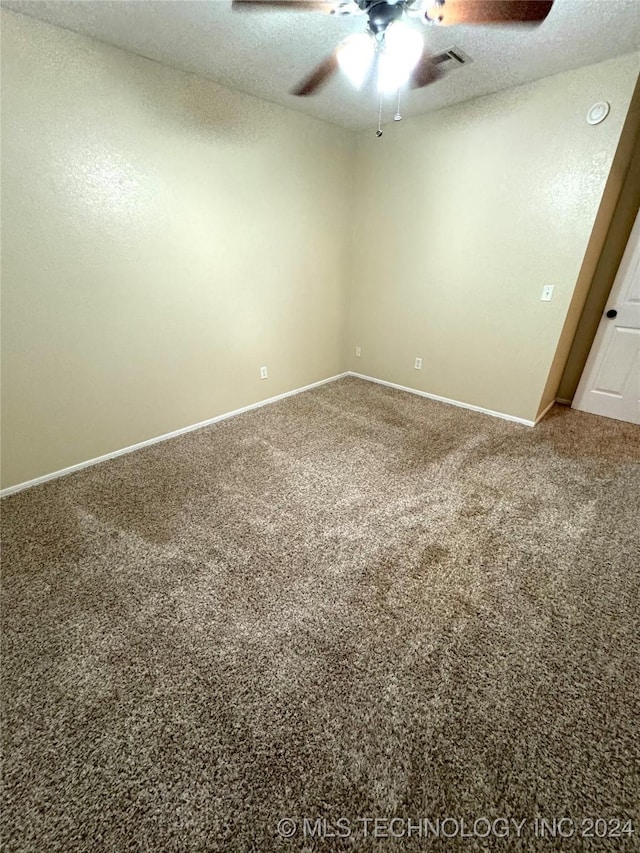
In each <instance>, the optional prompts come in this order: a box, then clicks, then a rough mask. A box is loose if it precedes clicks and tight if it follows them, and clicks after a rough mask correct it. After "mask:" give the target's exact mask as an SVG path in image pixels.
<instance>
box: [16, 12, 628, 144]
mask: <svg viewBox="0 0 640 853" xmlns="http://www.w3.org/2000/svg"><path fill="white" fill-rule="evenodd" d="M2 5H3V6H5V7H7V8H9V9H13V10H15V11H17V12H21V13H24V14H28V15H32V16H33V17H37V18H41V19H42V20H44V21H49V22H50V23H52V24H56V25H58V26H61V27H65V28H67V29H70V30H75V31H76V32H79V33H84V34H85V35H89V36H93V37H95V38H97V39H100V40H101V41H104V42H108V43H109V44H113V45H117V46H119V47H122V48H124V49H125V50H129V51H131V52H133V53H136V54H139V55H141V56H146V57H149V58H150V59H155V60H157V61H159V62H163V63H165V64H167V65H171V66H174V67H175V68H182V69H184V70H187V71H193V72H195V73H197V74H201V75H203V76H205V77H209V78H211V79H213V80H217V81H218V82H220V83H223V84H224V85H227V86H230V87H232V88H235V89H240V90H241V91H244V92H249V93H250V94H253V95H257V96H258V97H260V98H265V99H266V100H269V101H273V102H275V103H279V104H284V105H285V106H287V107H290V108H292V109H295V110H300V111H301V112H305V113H308V114H309V115H313V116H316V117H318V118H322V119H326V120H328V121H332V122H335V123H337V124H343V125H346V126H348V127H353V128H359V127H370V126H372V125H373V124H375V122H376V120H377V103H376V95H375V92H374V91H373V89H368V90H365V91H362V92H357V91H355V90H353V89H352V88H351V87H350V85H349V84H348V83H347V82H346V80H344V79H343V78H342V77H341V76H339V75H338V76H337V77H336V78H334V79H333V80H332V81H331V82H330V83H329V84H328V85H327V86H326V88H325V89H324V90H323V91H322V92H321V93H320V94H318V95H316V96H314V97H311V98H295V97H293V96H292V95H289V94H288V90H289V89H290V88H291V86H292V85H293V84H294V83H296V82H297V81H298V79H299V78H301V77H303V76H304V75H305V74H306V73H307V72H308V71H309V70H310V68H311V67H312V66H314V65H315V64H316V63H317V62H319V61H320V60H321V59H322V58H324V57H325V56H326V55H327V54H329V53H330V52H331V51H332V50H333V48H334V46H335V44H336V43H337V42H338V41H340V40H341V39H342V38H344V37H345V36H347V35H349V34H350V33H352V32H358V31H360V30H363V29H364V26H365V20H366V19H365V18H363V17H360V16H353V17H337V16H328V15H323V14H318V13H312V12H297V13H296V12H288V11H285V12H282V11H275V12H267V11H262V10H260V11H259V12H256V13H237V12H236V13H232V12H231V2H230V0H124V1H123V0H120V2H110V0H53V2H52V0H3V2H2ZM424 32H425V40H426V42H427V44H428V46H429V48H430V49H431V50H432V51H435V52H438V51H441V50H445V49H447V48H449V47H452V46H454V45H455V46H457V47H459V48H461V49H462V50H463V51H464V52H465V53H466V54H467V55H468V56H469V57H471V59H472V60H473V61H472V62H471V63H470V64H469V65H467V66H465V67H464V68H458V69H456V70H454V71H452V72H451V73H449V74H448V75H447V76H446V77H445V78H444V79H442V80H440V81H438V82H437V83H435V84H434V85H432V86H429V87H427V88H426V89H423V90H421V91H417V92H408V93H407V94H406V95H405V96H403V105H402V113H403V115H404V116H409V115H416V114H418V113H424V112H427V111H429V110H432V109H438V108H439V107H443V106H446V105H448V104H453V103H456V102H458V101H464V100H468V99H469V98H474V97H477V96H479V95H483V94H486V93H488V92H494V91H497V90H499V89H504V88H507V87H511V86H515V85H518V84H519V83H525V82H527V81H530V80H535V79H538V78H540V77H547V76H549V75H551V74H557V73H559V72H561V71H566V70H569V69H571V68H577V67H579V66H582V65H589V64H592V63H595V62H599V61H601V60H603V59H608V58H611V57H615V56H620V55H622V54H625V53H631V52H633V51H636V50H638V49H640V0H556V2H555V5H554V7H553V9H552V10H551V14H550V15H549V17H548V18H547V20H546V21H545V23H544V24H542V26H540V27H535V28H528V27H495V26H494V27H477V26H476V27H468V26H458V27H440V28H438V27H435V26H431V27H424ZM596 94H597V93H594V97H595V96H596ZM393 106H394V104H392V103H388V104H387V107H386V118H387V120H388V118H389V117H390V116H391V115H392V113H393V111H394V110H393Z"/></svg>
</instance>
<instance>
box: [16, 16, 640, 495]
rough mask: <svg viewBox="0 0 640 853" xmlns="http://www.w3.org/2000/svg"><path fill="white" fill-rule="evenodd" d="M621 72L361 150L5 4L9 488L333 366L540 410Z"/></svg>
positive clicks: (544, 90)
mask: <svg viewBox="0 0 640 853" xmlns="http://www.w3.org/2000/svg"><path fill="white" fill-rule="evenodd" d="M638 68H639V63H638V56H637V55H634V56H629V57H624V58H622V59H619V60H615V61H611V62H607V63H603V64H601V65H598V66H592V67H589V68H584V69H580V70H578V71H574V72H570V73H568V74H564V75H560V76H558V77H553V78H547V79H545V80H541V81H538V82H536V83H534V84H531V85H528V86H524V87H520V88H518V89H513V90H510V91H505V92H500V93H497V94H494V95H490V96H487V97H485V98H481V99H478V100H476V101H472V102H468V103H465V104H459V105H456V106H454V107H451V108H448V109H445V110H440V111H438V112H435V113H430V114H427V115H425V116H422V117H419V118H416V119H412V120H405V121H403V122H402V124H401V125H400V126H396V125H394V124H392V125H390V126H387V128H386V129H385V132H384V135H383V137H382V139H380V140H378V139H376V138H375V136H374V133H373V128H372V129H371V130H368V131H366V132H365V133H362V134H359V135H355V136H354V135H352V134H351V133H349V132H348V131H346V130H343V129H340V128H337V127H333V126H331V125H328V124H326V123H323V122H319V121H314V120H313V119H310V118H308V117H304V116H301V115H299V114H296V113H292V112H290V111H288V110H285V109H282V108H280V107H277V106H274V105H271V104H267V103H265V102H262V101H259V100H256V99H254V98H251V97H249V96H245V95H242V94H240V93H236V92H231V91H229V90H226V89H224V88H222V87H220V86H218V85H216V84H214V83H212V82H210V81H205V80H203V79H200V78H198V77H196V76H193V75H188V74H184V73H181V72H178V71H176V70H173V69H170V68H167V67H164V66H162V65H160V64H157V63H153V62H150V61H147V60H144V59H141V58H138V57H135V56H133V55H131V54H127V53H125V52H122V51H119V50H117V49H115V48H111V47H108V46H105V45H102V44H100V43H98V42H95V41H93V40H90V39H86V38H84V37H81V36H77V35H75V34H72V33H68V32H65V31H63V30H60V29H56V28H53V27H49V26H47V25H45V24H41V23H39V22H36V21H34V20H32V19H30V18H25V17H21V16H18V15H14V14H13V13H10V12H6V11H3V12H2V72H3V78H2V120H3V121H2V130H3V134H2V157H3V176H2V241H3V242H2V248H3V277H2V285H3V287H2V302H3V336H2V355H3V398H2V415H3V417H2V426H3V442H2V456H3V466H2V487H3V488H6V487H9V486H12V485H14V484H17V483H20V482H24V481H26V480H29V479H32V478H35V477H38V476H40V475H43V474H47V473H51V472H53V471H56V470H59V469H61V468H64V467H66V466H69V465H73V464H75V463H78V462H82V461H84V460H87V459H91V458H93V457H96V456H99V455H102V454H105V453H108V452H111V451H114V450H118V449H120V448H122V447H126V446H128V445H131V444H134V443H137V442H140V441H144V440H145V439H148V438H151V437H154V436H156V435H160V434H163V433H166V432H169V431H172V430H175V429H179V428H180V427H184V426H188V425H190V424H193V423H197V422H199V421H202V420H205V419H207V418H211V417H213V416H215V415H217V414H221V413H224V412H228V411H231V410H233V409H236V408H239V407H241V406H243V405H246V404H249V403H252V402H256V401H258V400H261V399H265V398H267V397H271V396H274V395H276V394H279V393H282V392H284V391H287V390H290V389H294V388H297V387H300V386H303V385H305V384H308V383H311V382H313V381H316V380H319V379H322V378H325V377H328V376H331V375H334V374H336V373H339V372H341V371H342V370H344V369H346V368H347V367H348V368H350V369H352V370H355V371H358V372H361V373H365V374H368V375H371V376H374V377H377V378H381V379H387V380H390V381H393V382H397V383H399V384H402V385H407V386H410V387H414V388H417V389H420V390H424V391H427V392H430V393H433V394H438V395H441V396H443V397H448V398H450V399H454V400H458V401H461V402H465V403H470V404H475V405H478V406H481V407H483V408H486V409H490V410H494V411H498V412H502V413H506V414H510V415H514V416H516V417H522V418H525V419H533V418H534V417H535V415H536V413H537V411H538V409H539V406H540V403H541V400H542V398H543V392H544V389H545V382H547V380H549V377H550V376H551V374H553V371H554V370H555V371H556V372H557V373H558V377H559V371H560V370H561V366H562V365H561V364H560V361H559V360H558V352H559V351H560V349H561V348H562V347H561V344H562V341H561V337H562V335H561V333H562V330H563V327H564V328H565V332H566V329H567V322H568V318H569V317H570V315H571V311H570V308H571V309H572V310H573V311H574V312H575V306H576V304H577V303H576V299H577V296H576V293H577V291H576V283H577V281H578V276H579V272H580V270H581V267H583V268H584V265H583V260H584V259H585V252H587V247H588V244H589V239H590V235H591V234H592V229H593V225H594V221H595V219H596V214H597V211H598V209H599V205H600V202H601V199H602V196H603V189H604V187H605V184H606V182H607V176H608V175H609V172H610V169H611V164H612V160H613V156H614V152H615V150H616V146H617V143H618V139H619V137H620V133H621V128H622V126H623V122H624V119H625V114H626V112H627V107H628V105H629V101H630V98H631V94H632V91H633V87H634V84H635V81H636V78H637V73H638ZM460 73H466V72H460ZM601 99H605V100H608V101H610V102H611V115H610V117H609V118H608V119H607V121H605V122H604V123H603V124H601V125H599V126H597V127H591V126H589V125H588V124H587V123H586V121H585V114H586V110H587V108H588V107H589V106H590V105H591V104H592V103H593V102H594V101H597V100H601ZM352 232H353V242H352V240H351V234H352ZM592 250H593V241H592V244H591V251H592ZM547 283H549V284H554V285H555V288H556V290H555V294H554V299H553V301H552V302H550V303H543V302H540V291H541V289H542V286H543V284H547ZM572 306H573V307H572ZM357 345H358V346H361V347H362V349H363V355H362V358H359V359H356V358H355V357H354V355H353V352H354V347H355V346H357ZM562 345H564V344H562ZM554 355H555V356H556V360H555V362H554ZM416 356H419V357H421V358H423V360H424V361H423V363H424V367H423V370H422V371H420V372H418V371H416V370H414V368H413V362H414V359H415V357H416ZM564 358H565V359H566V352H565V354H564ZM263 364H266V365H267V366H268V368H269V379H268V380H267V381H265V382H262V381H261V380H260V379H259V378H258V376H259V373H258V370H259V367H260V365H263ZM555 381H556V384H557V380H555ZM548 389H549V385H548V384H547V390H548Z"/></svg>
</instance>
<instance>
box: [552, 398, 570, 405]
mask: <svg viewBox="0 0 640 853" xmlns="http://www.w3.org/2000/svg"><path fill="white" fill-rule="evenodd" d="M555 402H556V403H558V405H559V406H570V405H571V404H572V403H573V400H567V399H565V398H564V397H556V400H555Z"/></svg>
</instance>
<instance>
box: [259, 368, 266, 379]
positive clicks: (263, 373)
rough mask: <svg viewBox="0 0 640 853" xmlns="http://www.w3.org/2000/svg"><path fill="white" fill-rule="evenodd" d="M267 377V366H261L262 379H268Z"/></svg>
mask: <svg viewBox="0 0 640 853" xmlns="http://www.w3.org/2000/svg"><path fill="white" fill-rule="evenodd" d="M266 378H267V368H266V367H261V368H260V379H266Z"/></svg>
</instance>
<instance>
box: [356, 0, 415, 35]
mask: <svg viewBox="0 0 640 853" xmlns="http://www.w3.org/2000/svg"><path fill="white" fill-rule="evenodd" d="M405 5H406V3H405V0H358V6H360V8H361V9H362V10H363V11H365V12H366V13H367V15H368V16H369V29H370V30H371V32H372V33H374V35H379V34H380V33H384V31H385V30H386V29H387V27H388V26H389V24H391V23H392V22H393V21H397V20H398V18H401V17H402V16H403V14H404V10H405Z"/></svg>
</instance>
